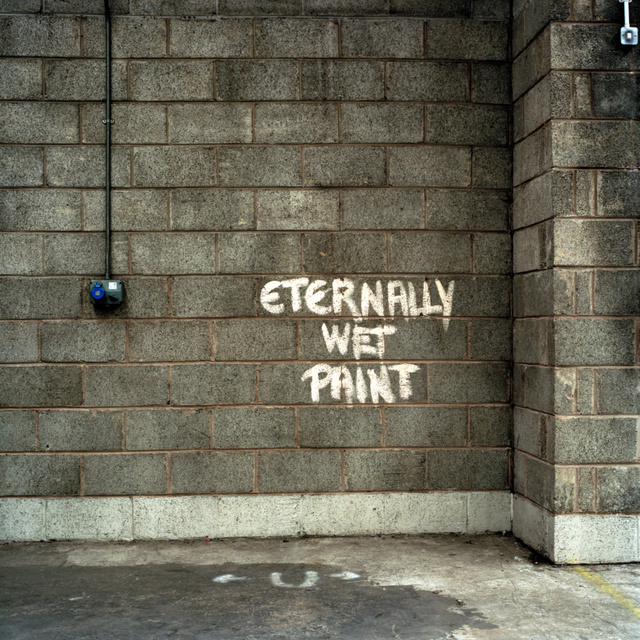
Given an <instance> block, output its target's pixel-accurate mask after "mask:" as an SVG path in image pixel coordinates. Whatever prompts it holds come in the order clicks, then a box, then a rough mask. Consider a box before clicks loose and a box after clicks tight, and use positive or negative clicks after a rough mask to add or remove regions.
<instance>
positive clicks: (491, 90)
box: [471, 63, 511, 104]
mask: <svg viewBox="0 0 640 640" xmlns="http://www.w3.org/2000/svg"><path fill="white" fill-rule="evenodd" d="M510 84H511V73H510V68H509V67H508V66H507V65H503V64H499V65H496V64H483V63H477V64H474V65H473V70H472V74H471V95H472V100H473V102H486V103H490V104H509V102H510V98H511V96H510Z"/></svg>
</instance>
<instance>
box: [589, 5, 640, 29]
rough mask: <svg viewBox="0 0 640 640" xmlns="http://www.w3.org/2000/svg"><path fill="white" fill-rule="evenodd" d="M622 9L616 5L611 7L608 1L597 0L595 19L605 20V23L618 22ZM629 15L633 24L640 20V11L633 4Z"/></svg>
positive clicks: (594, 12)
mask: <svg viewBox="0 0 640 640" xmlns="http://www.w3.org/2000/svg"><path fill="white" fill-rule="evenodd" d="M620 13H621V12H620V7H617V6H616V5H615V4H614V5H613V6H611V3H610V2H607V1H606V0H595V2H594V3H593V19H594V20H603V21H605V22H617V21H618V20H619V19H620ZM629 14H630V17H631V22H632V24H635V23H636V22H638V19H639V18H640V9H639V8H638V6H637V5H634V4H631V6H630V7H629Z"/></svg>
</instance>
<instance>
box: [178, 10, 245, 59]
mask: <svg viewBox="0 0 640 640" xmlns="http://www.w3.org/2000/svg"><path fill="white" fill-rule="evenodd" d="M169 25H170V27H169V28H170V29H171V44H170V51H171V55H172V56H174V57H176V58H250V57H251V55H252V53H251V38H252V25H251V20H245V19H243V18H238V19H235V18H232V19H229V20H225V19H222V20H188V19H187V20H171V21H170V23H169Z"/></svg>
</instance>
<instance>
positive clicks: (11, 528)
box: [0, 498, 46, 542]
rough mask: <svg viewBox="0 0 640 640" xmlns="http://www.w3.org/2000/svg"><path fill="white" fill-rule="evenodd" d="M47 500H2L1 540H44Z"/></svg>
mask: <svg viewBox="0 0 640 640" xmlns="http://www.w3.org/2000/svg"><path fill="white" fill-rule="evenodd" d="M45 504H46V503H45V501H44V500H35V499H32V498H27V499H21V498H16V499H8V498H5V499H3V500H0V540H2V541H4V542H13V541H20V542H31V541H38V540H44V539H45V538H46V534H45V526H44V522H45Z"/></svg>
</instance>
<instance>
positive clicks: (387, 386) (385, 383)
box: [367, 365, 396, 403]
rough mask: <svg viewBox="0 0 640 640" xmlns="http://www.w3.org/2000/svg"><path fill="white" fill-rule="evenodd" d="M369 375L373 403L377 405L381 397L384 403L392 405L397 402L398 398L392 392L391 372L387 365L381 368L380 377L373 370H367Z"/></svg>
mask: <svg viewBox="0 0 640 640" xmlns="http://www.w3.org/2000/svg"><path fill="white" fill-rule="evenodd" d="M367 375H368V376H369V386H370V389H371V401H372V402H374V403H377V402H378V397H381V398H382V399H383V400H384V402H389V403H391V402H395V401H396V397H395V396H394V395H393V391H391V382H390V380H389V371H388V369H387V367H386V366H385V365H381V366H380V375H378V374H376V372H375V371H374V370H373V369H367Z"/></svg>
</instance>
